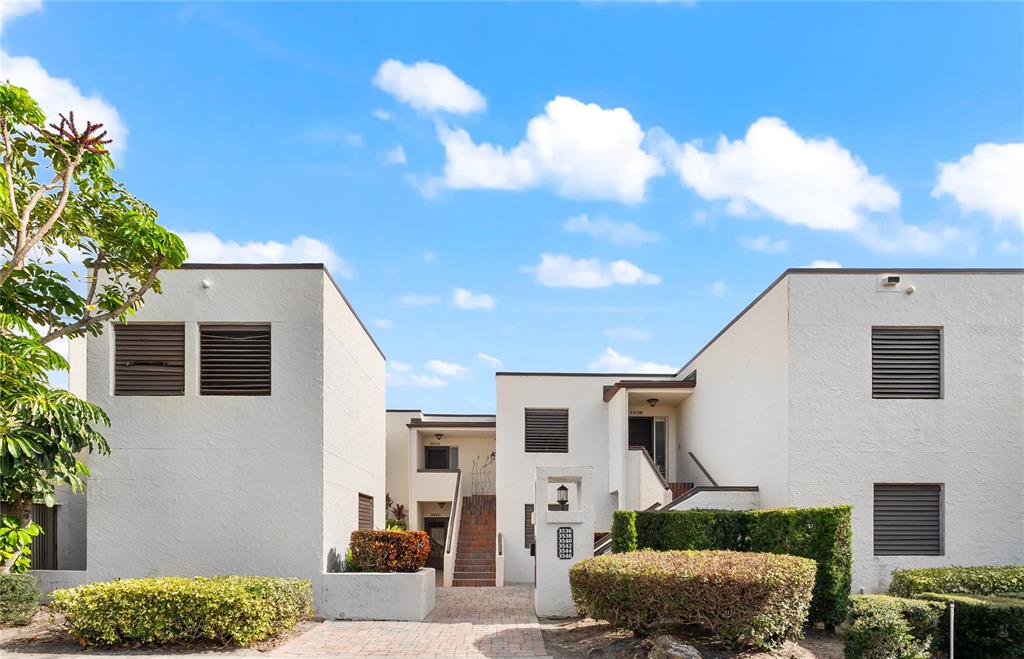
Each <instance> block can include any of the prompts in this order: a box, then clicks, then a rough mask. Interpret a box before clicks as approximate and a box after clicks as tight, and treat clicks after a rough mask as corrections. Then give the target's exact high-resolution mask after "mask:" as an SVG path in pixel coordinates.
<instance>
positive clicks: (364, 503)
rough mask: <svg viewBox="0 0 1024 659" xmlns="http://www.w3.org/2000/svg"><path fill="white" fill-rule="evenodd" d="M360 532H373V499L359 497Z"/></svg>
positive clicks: (361, 495)
mask: <svg viewBox="0 0 1024 659" xmlns="http://www.w3.org/2000/svg"><path fill="white" fill-rule="evenodd" d="M359 530H360V531H372V530H373V497H369V496H366V495H365V494H360V495H359Z"/></svg>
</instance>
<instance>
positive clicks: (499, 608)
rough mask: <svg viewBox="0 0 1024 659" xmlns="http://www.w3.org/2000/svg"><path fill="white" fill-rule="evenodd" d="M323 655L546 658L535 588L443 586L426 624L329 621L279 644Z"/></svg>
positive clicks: (284, 650)
mask: <svg viewBox="0 0 1024 659" xmlns="http://www.w3.org/2000/svg"><path fill="white" fill-rule="evenodd" d="M272 654H274V655H289V656H296V655H298V656H306V657H309V656H317V657H546V656H548V655H547V654H546V652H545V651H544V639H543V638H542V637H541V633H540V624H539V623H538V622H537V616H536V614H535V613H534V612H533V587H532V586H506V587H504V588H438V589H437V605H436V606H435V607H434V610H433V612H431V614H430V616H429V617H428V618H427V619H426V620H425V621H423V622H370V621H343V620H329V621H327V622H324V623H323V624H321V625H319V626H318V627H316V628H314V629H311V630H310V631H308V632H306V633H305V634H303V635H302V636H300V637H299V638H297V639H295V640H293V641H290V642H288V643H286V644H285V645H283V646H281V647H279V648H276V649H275V650H274V652H273V653H272Z"/></svg>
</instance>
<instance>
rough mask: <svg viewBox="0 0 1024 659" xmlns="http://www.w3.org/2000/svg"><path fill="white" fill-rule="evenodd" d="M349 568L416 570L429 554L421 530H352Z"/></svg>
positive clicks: (369, 570)
mask: <svg viewBox="0 0 1024 659" xmlns="http://www.w3.org/2000/svg"><path fill="white" fill-rule="evenodd" d="M349 552H350V553H351V558H349V559H348V561H347V563H348V564H347V565H346V569H347V570H348V571H349V572H416V571H417V570H419V569H420V568H421V567H423V566H424V565H426V564H427V558H429V557H430V536H428V535H427V534H426V533H425V532H424V531H353V532H352V541H351V542H350V543H349Z"/></svg>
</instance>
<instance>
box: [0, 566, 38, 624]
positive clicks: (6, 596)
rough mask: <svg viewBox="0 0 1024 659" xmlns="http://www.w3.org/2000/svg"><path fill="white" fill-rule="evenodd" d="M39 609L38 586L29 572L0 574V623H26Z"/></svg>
mask: <svg viewBox="0 0 1024 659" xmlns="http://www.w3.org/2000/svg"><path fill="white" fill-rule="evenodd" d="M38 610H39V587H38V586H37V585H36V578H35V577H33V576H32V575H30V574H0V625H27V624H28V623H29V621H30V620H32V616H34V615H35V614H36V611H38Z"/></svg>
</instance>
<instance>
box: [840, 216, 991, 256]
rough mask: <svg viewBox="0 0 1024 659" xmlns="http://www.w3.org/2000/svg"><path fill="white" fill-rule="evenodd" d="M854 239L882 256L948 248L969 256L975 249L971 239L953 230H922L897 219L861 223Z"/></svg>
mask: <svg viewBox="0 0 1024 659" xmlns="http://www.w3.org/2000/svg"><path fill="white" fill-rule="evenodd" d="M858 238H859V240H860V241H861V242H862V243H864V244H865V245H867V246H868V247H870V248H871V249H873V250H875V251H876V252H882V253H885V254H897V253H901V252H913V253H917V254H938V253H940V252H945V251H947V250H949V249H950V248H951V247H960V248H962V249H963V251H965V252H967V253H973V252H974V250H975V247H974V242H973V237H972V236H970V235H968V234H965V233H964V232H963V231H961V230H960V229H958V228H956V227H951V226H937V227H934V228H931V229H925V228H922V227H919V226H917V225H914V224H904V223H903V222H901V221H899V220H892V221H890V222H887V223H885V224H876V223H868V224H865V225H864V226H863V227H861V229H860V231H859V233H858Z"/></svg>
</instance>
